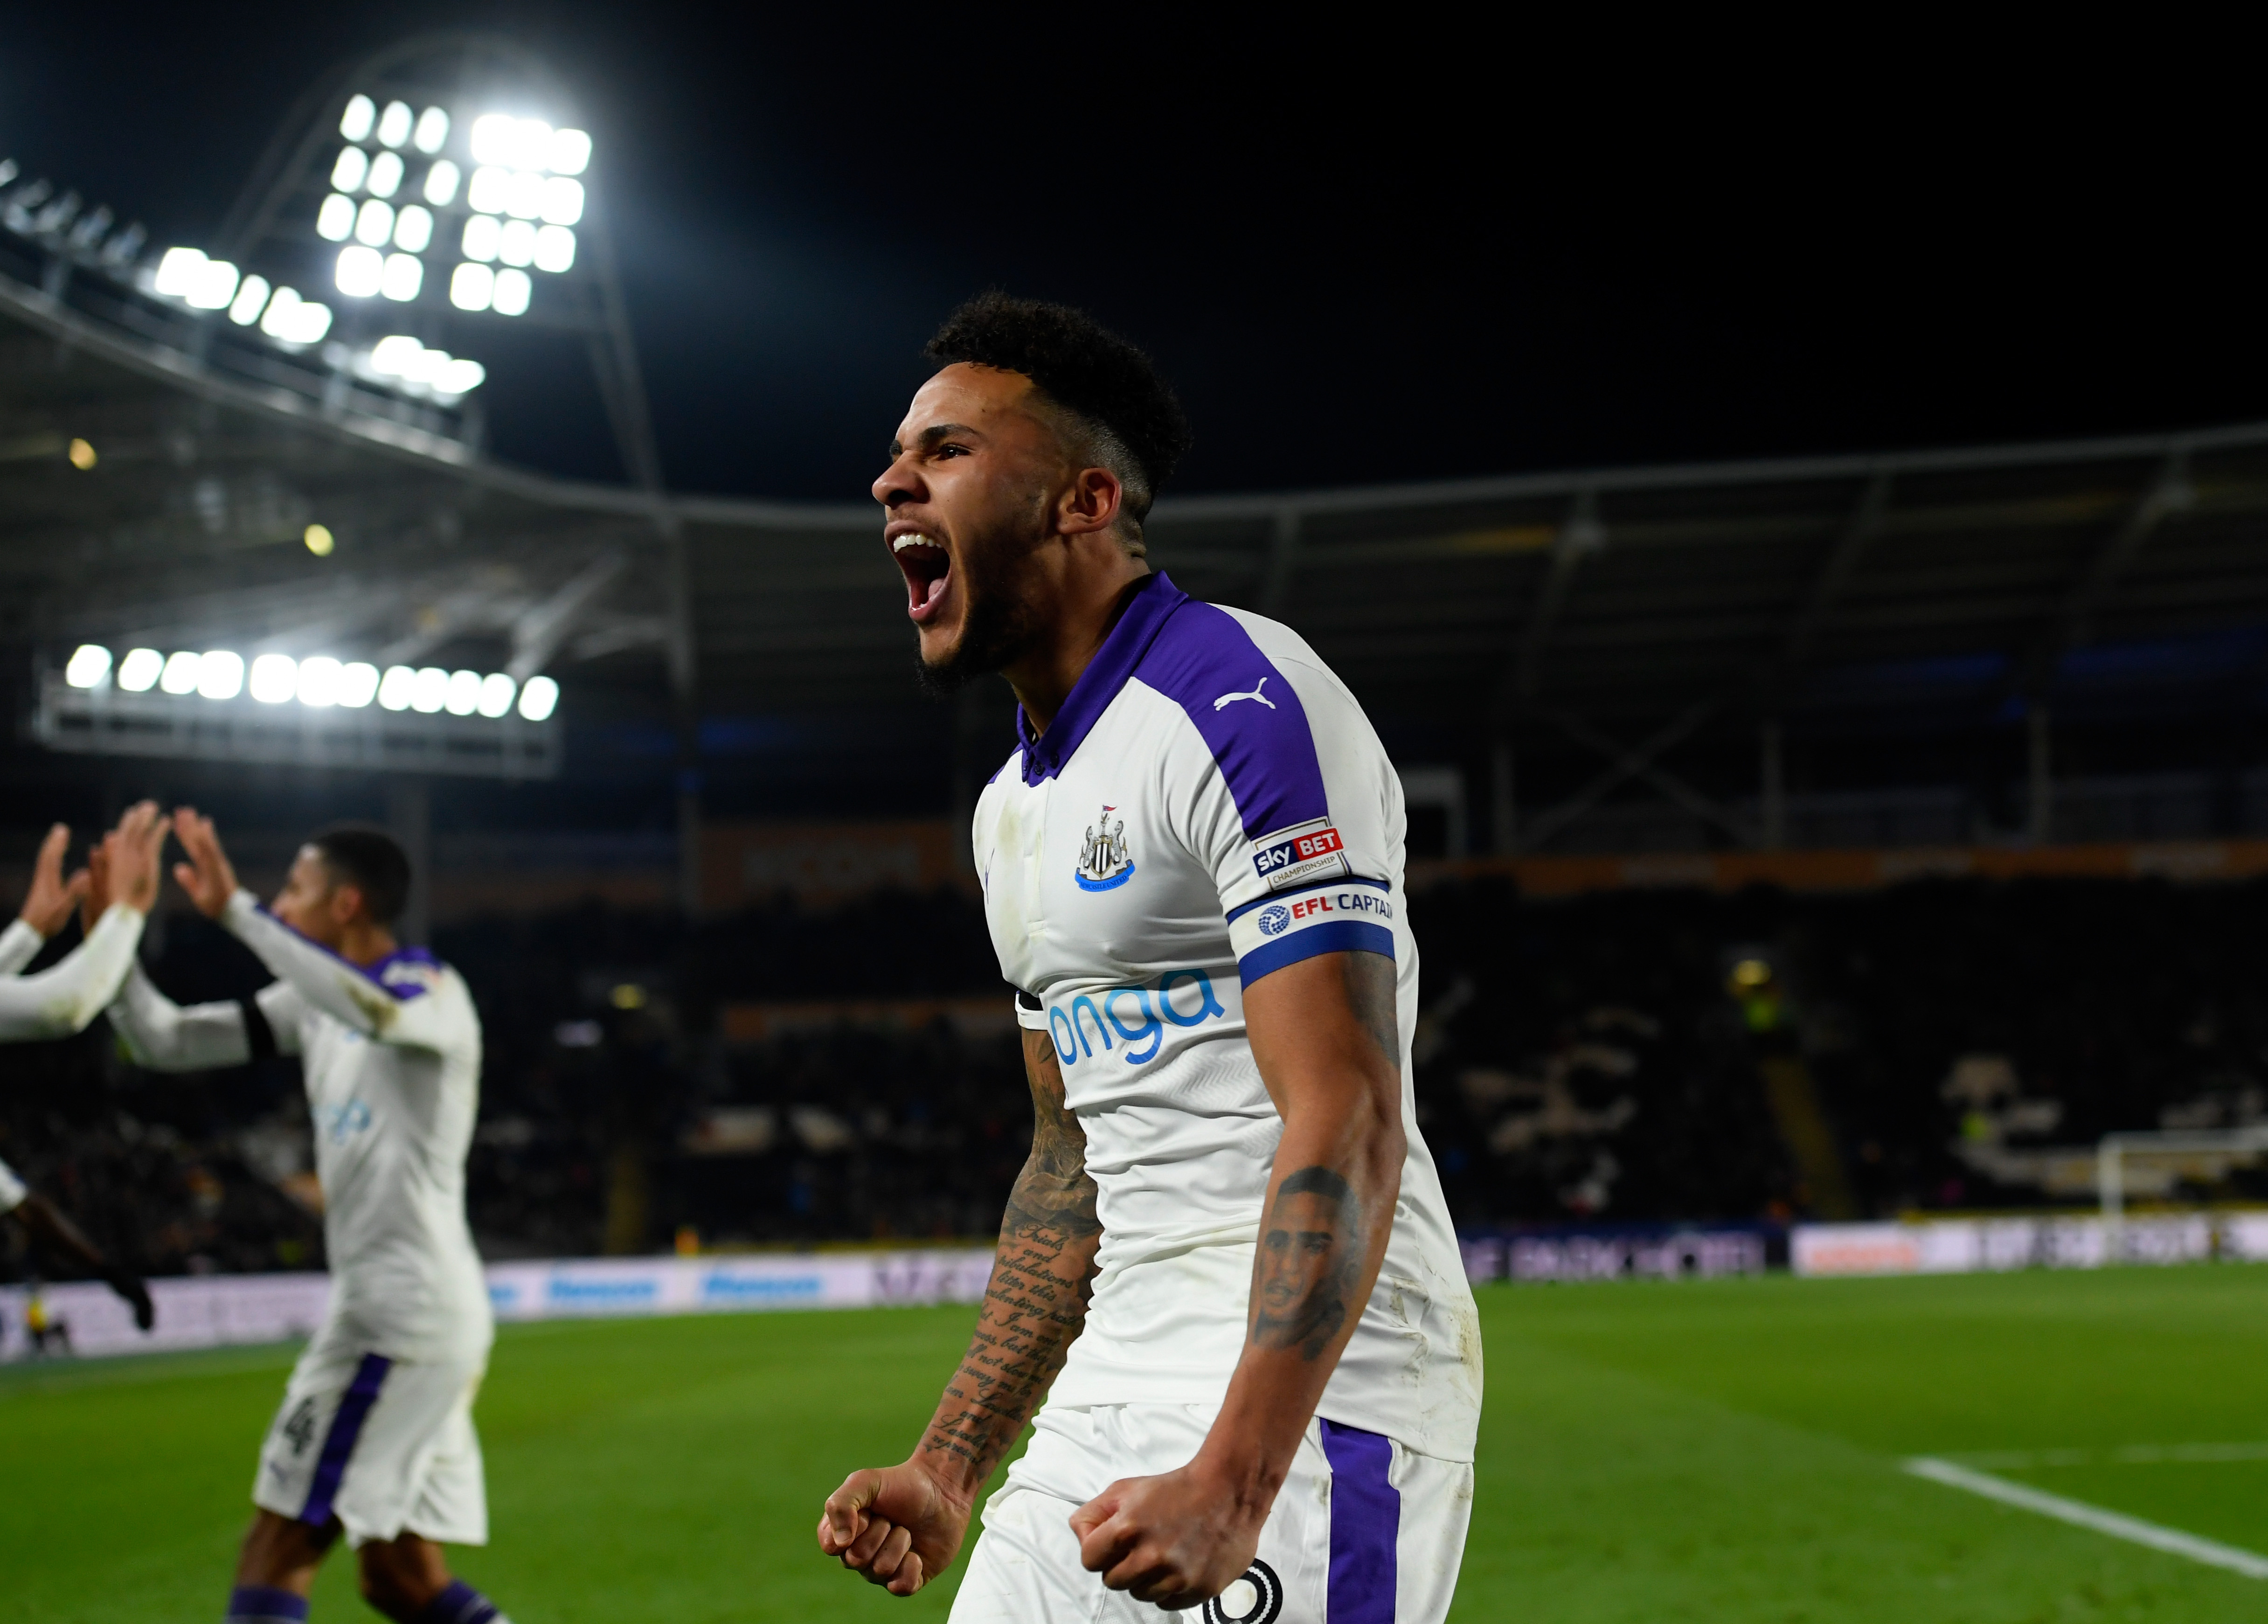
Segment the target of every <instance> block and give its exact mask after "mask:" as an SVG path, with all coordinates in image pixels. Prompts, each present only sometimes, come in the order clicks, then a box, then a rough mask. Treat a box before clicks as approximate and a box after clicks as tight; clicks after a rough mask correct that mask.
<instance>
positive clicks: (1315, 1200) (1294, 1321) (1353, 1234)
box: [1252, 1167, 1361, 1359]
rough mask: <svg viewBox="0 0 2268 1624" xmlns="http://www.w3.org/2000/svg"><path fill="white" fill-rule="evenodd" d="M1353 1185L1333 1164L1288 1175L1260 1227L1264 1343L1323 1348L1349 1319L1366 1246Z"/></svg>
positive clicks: (1306, 1350) (1303, 1352)
mask: <svg viewBox="0 0 2268 1624" xmlns="http://www.w3.org/2000/svg"><path fill="white" fill-rule="evenodd" d="M1353 1193H1354V1192H1352V1190H1351V1189H1350V1188H1349V1187H1348V1185H1347V1182H1346V1180H1345V1179H1344V1178H1342V1177H1339V1176H1338V1175H1337V1173H1334V1172H1332V1171H1331V1170H1329V1168H1322V1167H1311V1168H1305V1169H1302V1170H1300V1171H1299V1172H1296V1173H1294V1174H1292V1176H1291V1177H1289V1178H1286V1179H1285V1181H1284V1184H1283V1187H1282V1188H1281V1189H1280V1190H1278V1192H1277V1195H1276V1206H1275V1208H1274V1210H1273V1211H1271V1212H1270V1214H1269V1216H1268V1222H1266V1223H1265V1224H1263V1225H1262V1226H1261V1231H1260V1280H1259V1291H1260V1304H1259V1313H1258V1315H1257V1316H1256V1318H1255V1319H1254V1321H1253V1326H1252V1340H1254V1341H1255V1342H1256V1343H1258V1344H1259V1345H1260V1346H1261V1347H1296V1348H1298V1349H1299V1350H1300V1357H1302V1358H1305V1359H1313V1358H1314V1357H1316V1356H1317V1355H1320V1354H1321V1353H1322V1351H1323V1349H1324V1348H1325V1347H1328V1346H1329V1343H1330V1340H1331V1339H1332V1337H1334V1336H1336V1335H1337V1333H1338V1330H1339V1327H1340V1326H1341V1325H1344V1324H1345V1323H1346V1317H1347V1296H1348V1293H1349V1290H1350V1288H1351V1283H1352V1280H1353V1275H1354V1272H1355V1265H1356V1263H1357V1261H1358V1259H1359V1253H1360V1251H1361V1245H1360V1236H1359V1234H1358V1233H1357V1229H1358V1226H1357V1224H1356V1222H1355V1214H1354V1201H1353Z"/></svg>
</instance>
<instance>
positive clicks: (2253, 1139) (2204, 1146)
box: [2095, 1125, 2268, 1263]
mask: <svg viewBox="0 0 2268 1624" xmlns="http://www.w3.org/2000/svg"><path fill="white" fill-rule="evenodd" d="M2262 1155H2268V1125H2262V1126H2257V1127H2249V1128H2223V1129H2203V1130H2200V1129H2178V1130H2172V1131H2168V1132H2157V1133H2106V1134H2104V1135H2103V1136H2102V1140H2101V1141H2100V1142H2099V1143H2097V1145H2096V1146H2095V1196H2096V1199H2097V1200H2098V1201H2099V1202H2100V1203H2101V1205H2102V1256H2103V1261H2104V1262H2106V1263H2123V1262H2124V1261H2125V1256H2126V1253H2125V1244H2124V1243H2125V1232H2126V1163H2127V1160H2128V1158H2130V1157H2133V1156H2193V1157H2198V1158H2200V1159H2205V1160H2209V1161H2213V1162H2216V1163H2220V1165H2221V1166H2223V1167H2226V1166H2227V1165H2228V1163H2233V1162H2244V1161H2251V1160H2254V1159H2256V1158H2257V1157H2259V1156H2262Z"/></svg>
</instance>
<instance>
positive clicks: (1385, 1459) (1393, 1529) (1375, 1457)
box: [1316, 1418, 1402, 1624]
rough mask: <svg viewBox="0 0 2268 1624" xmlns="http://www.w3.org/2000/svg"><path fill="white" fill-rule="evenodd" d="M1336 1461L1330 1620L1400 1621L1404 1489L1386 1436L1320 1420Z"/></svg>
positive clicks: (1361, 1623) (1327, 1452) (1335, 1623)
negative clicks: (1398, 1564)
mask: <svg viewBox="0 0 2268 1624" xmlns="http://www.w3.org/2000/svg"><path fill="white" fill-rule="evenodd" d="M1316 1424H1317V1425H1318V1426H1319V1427H1321V1428H1322V1432H1323V1455H1324V1458H1326V1459H1328V1460H1329V1462H1330V1463H1331V1578H1330V1599H1329V1603H1328V1617H1329V1624H1394V1591H1395V1583H1394V1582H1395V1554H1394V1549H1395V1538H1396V1536H1398V1535H1399V1534H1400V1532H1401V1531H1402V1491H1401V1490H1400V1489H1398V1488H1396V1487H1394V1483H1393V1480H1392V1476H1391V1474H1392V1472H1393V1468H1394V1444H1393V1443H1392V1442H1391V1441H1390V1440H1389V1439H1388V1438H1387V1437H1386V1436H1384V1435H1382V1434H1380V1433H1375V1432H1365V1431H1363V1430H1361V1429H1360V1428H1356V1427H1342V1426H1340V1425H1339V1424H1338V1423H1337V1421H1323V1420H1322V1419H1321V1418H1318V1419H1317V1421H1316Z"/></svg>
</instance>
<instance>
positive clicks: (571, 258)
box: [535, 225, 575, 273]
mask: <svg viewBox="0 0 2268 1624" xmlns="http://www.w3.org/2000/svg"><path fill="white" fill-rule="evenodd" d="M574 262H575V233H573V232H571V231H569V230H568V229H567V228H566V227H565V226H563V225H547V226H545V227H544V228H543V229H542V230H541V231H539V232H537V233H535V269H538V270H549V271H552V272H554V273H556V272H559V271H563V270H565V269H568V267H570V266H571V265H572V264H574Z"/></svg>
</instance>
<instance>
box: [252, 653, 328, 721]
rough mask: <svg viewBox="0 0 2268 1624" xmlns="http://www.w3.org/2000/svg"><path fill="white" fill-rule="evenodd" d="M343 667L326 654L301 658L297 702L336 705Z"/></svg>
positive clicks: (316, 705) (320, 705)
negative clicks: (305, 658)
mask: <svg viewBox="0 0 2268 1624" xmlns="http://www.w3.org/2000/svg"><path fill="white" fill-rule="evenodd" d="M255 669H256V668H255ZM345 669H346V668H345V667H343V666H342V665H341V664H340V663H339V662H338V661H335V660H334V659H332V658H331V657H330V656H329V655H328V654H317V655H314V656H313V658H311V659H307V660H302V661H300V662H299V686H298V695H299V703H300V704H301V705H313V706H315V707H317V708H318V709H320V708H322V707H324V706H327V705H336V704H337V703H338V702H339V684H340V674H341V673H342V672H343V671H344V670H345Z"/></svg>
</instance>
